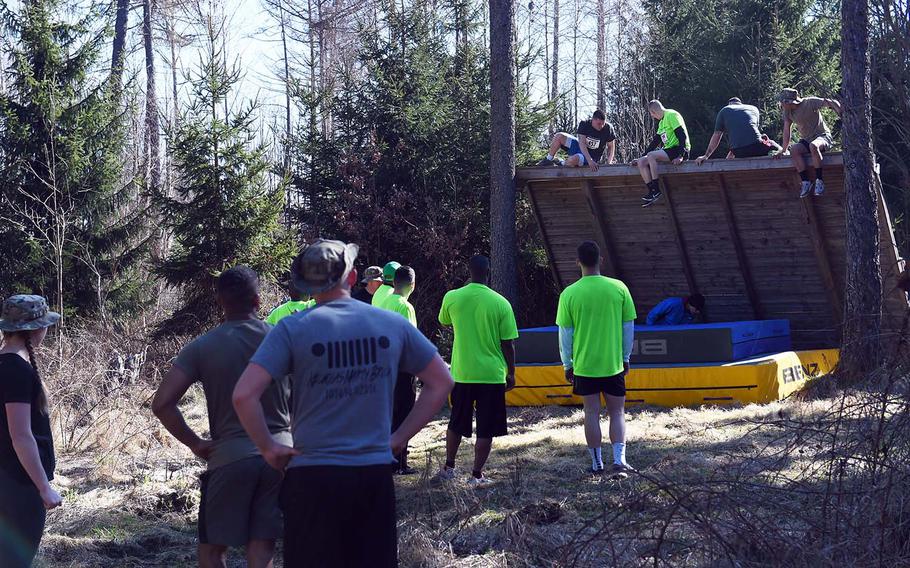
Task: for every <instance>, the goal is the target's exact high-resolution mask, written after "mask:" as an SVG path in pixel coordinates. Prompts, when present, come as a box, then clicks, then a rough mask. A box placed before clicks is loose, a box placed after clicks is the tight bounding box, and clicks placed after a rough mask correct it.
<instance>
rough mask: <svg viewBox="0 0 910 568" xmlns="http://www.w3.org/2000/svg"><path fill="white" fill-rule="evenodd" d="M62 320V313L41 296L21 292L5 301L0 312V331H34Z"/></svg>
mask: <svg viewBox="0 0 910 568" xmlns="http://www.w3.org/2000/svg"><path fill="white" fill-rule="evenodd" d="M59 321H60V314H58V313H56V312H52V311H50V310H49V309H48V307H47V300H45V299H44V298H42V297H41V296H32V295H28V294H19V295H17V296H10V297H9V298H7V299H6V301H4V302H3V313H2V314H0V331H32V330H35V329H41V328H43V327H51V326H52V325H55V324H56V323H57V322H59Z"/></svg>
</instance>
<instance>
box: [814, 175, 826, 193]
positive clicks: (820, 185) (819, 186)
mask: <svg viewBox="0 0 910 568" xmlns="http://www.w3.org/2000/svg"><path fill="white" fill-rule="evenodd" d="M823 193H825V182H824V181H822V180H820V179H817V180H815V195H821V194H823Z"/></svg>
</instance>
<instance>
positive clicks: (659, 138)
mask: <svg viewBox="0 0 910 568" xmlns="http://www.w3.org/2000/svg"><path fill="white" fill-rule="evenodd" d="M648 113H649V114H650V115H651V118H653V119H654V120H657V121H659V122H658V123H657V134H655V135H654V138H653V139H652V140H651V143H650V144H649V145H648V148H647V149H646V150H645V155H644V156H642V157H641V158H638V159H635V160H632V162H631V166H632V167H637V168H638V171H639V172H640V173H641V178H642V179H643V180H645V186H646V187H647V188H648V193H647V195H645V196H644V197H642V198H641V199H642V201H644V204H643V205H642V207H648V206H650V205H653V204H654V203H655V202H656V201H657V200H658V199H660V196H661V195H662V194H661V191H660V182H659V181H658V179H659V176H658V173H657V164H658V162H672V163H673V164H674V165H679V164H681V163H682V162H683V160H685V159H687V158H688V157H689V149H690V148H691V142H690V141H689V131H688V130H686V121H685V120H683V117H682V115H681V114H679V113H678V112H677V111H675V110H673V109H671V108H664V105H663V103H661V102H660V101H659V100H657V99H655V100H653V101H651V102H649V103H648Z"/></svg>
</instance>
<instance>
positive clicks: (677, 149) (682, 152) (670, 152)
mask: <svg viewBox="0 0 910 568" xmlns="http://www.w3.org/2000/svg"><path fill="white" fill-rule="evenodd" d="M663 151H664V152H665V153H666V154H667V157H668V158H670V161H671V162H672V161H673V160H675V159H676V158H678V157H680V156H683V158H688V157H689V152H687V151H686V149H685V148H683V147H682V146H673V147H672V148H663Z"/></svg>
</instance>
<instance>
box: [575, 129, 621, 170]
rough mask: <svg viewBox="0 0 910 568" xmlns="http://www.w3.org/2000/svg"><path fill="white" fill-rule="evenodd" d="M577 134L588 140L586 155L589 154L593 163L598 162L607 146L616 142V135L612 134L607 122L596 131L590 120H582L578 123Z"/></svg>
mask: <svg viewBox="0 0 910 568" xmlns="http://www.w3.org/2000/svg"><path fill="white" fill-rule="evenodd" d="M578 134H579V135H580V136H584V137H586V138H587V139H588V153H589V154H591V158H592V159H593V160H594V161H595V162H599V161H600V157H601V156H603V155H604V149H606V147H607V144H608V143H610V142H612V141H614V140H616V134H614V133H613V125H612V124H610V123H609V122H605V123H604V127H603V128H602V129H600V130H597V129H596V128H594V125H592V124H591V121H590V120H582V121H581V122H579V123H578ZM579 142H580V141H579Z"/></svg>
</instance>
